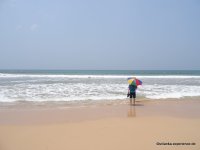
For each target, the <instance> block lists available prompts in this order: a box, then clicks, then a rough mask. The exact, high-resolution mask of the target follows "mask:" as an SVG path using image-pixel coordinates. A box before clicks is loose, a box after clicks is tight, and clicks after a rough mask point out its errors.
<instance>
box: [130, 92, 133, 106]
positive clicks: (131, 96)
mask: <svg viewBox="0 0 200 150" xmlns="http://www.w3.org/2000/svg"><path fill="white" fill-rule="evenodd" d="M132 99H133V95H132V94H131V93H130V105H132V104H133V101H132Z"/></svg>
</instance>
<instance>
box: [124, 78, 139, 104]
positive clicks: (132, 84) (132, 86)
mask: <svg viewBox="0 0 200 150" xmlns="http://www.w3.org/2000/svg"><path fill="white" fill-rule="evenodd" d="M128 83H129V86H128V94H127V97H130V105H132V104H133V102H134V105H135V98H136V89H137V86H138V85H142V81H140V80H138V79H136V78H135V77H132V78H128Z"/></svg>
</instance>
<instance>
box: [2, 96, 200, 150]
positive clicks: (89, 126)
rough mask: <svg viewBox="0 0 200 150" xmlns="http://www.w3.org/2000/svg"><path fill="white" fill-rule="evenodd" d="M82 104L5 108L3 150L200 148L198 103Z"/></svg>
mask: <svg viewBox="0 0 200 150" xmlns="http://www.w3.org/2000/svg"><path fill="white" fill-rule="evenodd" d="M79 106H80V105H76V106H73V107H70V108H68V107H62V108H60V107H56V108H46V109H41V108H34V109H30V108H19V107H18V106H14V107H12V108H10V107H8V108H1V109H0V150H67V149H68V150H157V149H158V150H160V149H169V150H171V149H177V150H182V149H183V150H200V132H199V127H200V100H189V99H188V100H165V101H140V102H137V105H136V106H129V105H128V104H126V103H124V102H123V103H117V105H116V104H115V103H114V102H111V103H107V104H105V103H104V104H99V105H95V106H94V105H89V106H84V107H83V106H81V107H79ZM173 144H175V145H173ZM189 144H190V145H189Z"/></svg>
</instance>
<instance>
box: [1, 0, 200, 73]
mask: <svg viewBox="0 0 200 150" xmlns="http://www.w3.org/2000/svg"><path fill="white" fill-rule="evenodd" d="M0 69H131V70H134V69H200V1H199V0H137V1H136V0H70V1H69V0H0Z"/></svg>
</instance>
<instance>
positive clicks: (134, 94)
mask: <svg viewBox="0 0 200 150" xmlns="http://www.w3.org/2000/svg"><path fill="white" fill-rule="evenodd" d="M135 98H136V93H135V92H134V93H133V101H134V106H135Z"/></svg>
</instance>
